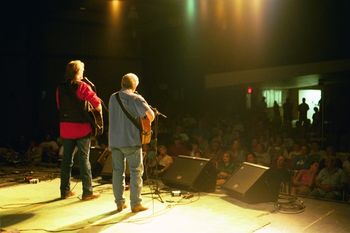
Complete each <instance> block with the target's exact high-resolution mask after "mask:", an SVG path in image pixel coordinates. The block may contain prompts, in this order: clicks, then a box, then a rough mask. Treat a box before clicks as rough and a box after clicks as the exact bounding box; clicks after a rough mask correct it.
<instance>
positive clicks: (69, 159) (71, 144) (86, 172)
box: [60, 136, 92, 196]
mask: <svg viewBox="0 0 350 233" xmlns="http://www.w3.org/2000/svg"><path fill="white" fill-rule="evenodd" d="M90 143H91V139H90V136H88V137H84V138H79V139H63V160H62V164H61V186H60V189H61V195H65V194H67V193H68V192H69V190H70V178H71V173H72V167H73V159H74V157H73V152H74V148H75V147H77V149H78V151H77V154H76V156H78V158H79V169H80V177H81V181H82V184H83V196H89V195H91V194H92V175H91V165H90V160H89V155H90Z"/></svg>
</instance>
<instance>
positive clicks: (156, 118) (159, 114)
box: [141, 105, 167, 203]
mask: <svg viewBox="0 0 350 233" xmlns="http://www.w3.org/2000/svg"><path fill="white" fill-rule="evenodd" d="M149 106H150V105H149ZM150 108H151V109H152V110H153V112H154V115H155V117H154V147H155V148H154V150H155V156H156V157H155V159H157V156H158V116H162V117H164V118H167V116H166V115H164V114H163V113H161V112H159V111H158V110H157V109H156V108H153V107H152V106H150ZM147 166H148V164H147ZM157 167H158V162H157V161H156V165H155V167H154V168H153V169H156V168H157ZM154 178H155V180H156V181H155V182H154V183H155V187H154V188H153V190H151V192H148V193H142V194H141V195H148V194H152V195H153V194H155V195H157V196H158V198H159V201H160V202H161V203H164V200H163V198H162V197H161V196H160V194H161V191H160V190H159V186H158V181H159V175H158V172H155V177H154Z"/></svg>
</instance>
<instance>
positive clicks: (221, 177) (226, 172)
mask: <svg viewBox="0 0 350 233" xmlns="http://www.w3.org/2000/svg"><path fill="white" fill-rule="evenodd" d="M237 167H238V164H235V163H234V161H232V154H231V151H229V150H227V151H225V152H223V153H222V154H221V156H220V158H219V160H218V162H217V165H216V171H217V176H216V177H217V178H216V185H218V186H221V185H223V184H224V183H225V182H226V180H227V179H228V178H229V177H230V176H231V175H232V173H233V172H234V171H235V169H236V168H237Z"/></svg>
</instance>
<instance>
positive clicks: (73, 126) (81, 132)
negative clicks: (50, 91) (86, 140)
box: [56, 82, 101, 139]
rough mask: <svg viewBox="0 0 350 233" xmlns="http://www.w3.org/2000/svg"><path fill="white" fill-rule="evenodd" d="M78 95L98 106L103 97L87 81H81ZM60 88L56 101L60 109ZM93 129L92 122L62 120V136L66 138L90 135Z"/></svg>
mask: <svg viewBox="0 0 350 233" xmlns="http://www.w3.org/2000/svg"><path fill="white" fill-rule="evenodd" d="M76 94H77V97H78V98H79V99H81V100H86V101H88V102H90V104H91V105H92V106H93V107H94V108H96V107H97V106H98V105H100V104H101V99H100V98H99V97H98V96H97V95H96V93H95V92H94V91H93V90H92V89H91V87H90V86H89V85H88V84H86V83H85V82H80V84H79V86H78V88H77V92H76ZM59 95H60V93H59V90H58V89H57V90H56V103H57V109H60V103H59ZM91 131H92V128H91V124H90V123H88V122H86V123H76V122H60V137H61V138H65V139H77V138H82V137H85V136H87V135H89V134H90V133H91Z"/></svg>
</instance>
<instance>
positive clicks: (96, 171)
mask: <svg viewBox="0 0 350 233" xmlns="http://www.w3.org/2000/svg"><path fill="white" fill-rule="evenodd" d="M106 153H108V150H107V149H102V148H97V147H91V148H90V157H89V160H90V165H91V173H92V177H97V176H99V175H100V173H101V170H102V168H103V165H104V161H105V157H106ZM72 175H73V176H79V175H80V165H79V158H78V156H77V155H75V156H74V164H73V168H72Z"/></svg>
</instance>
